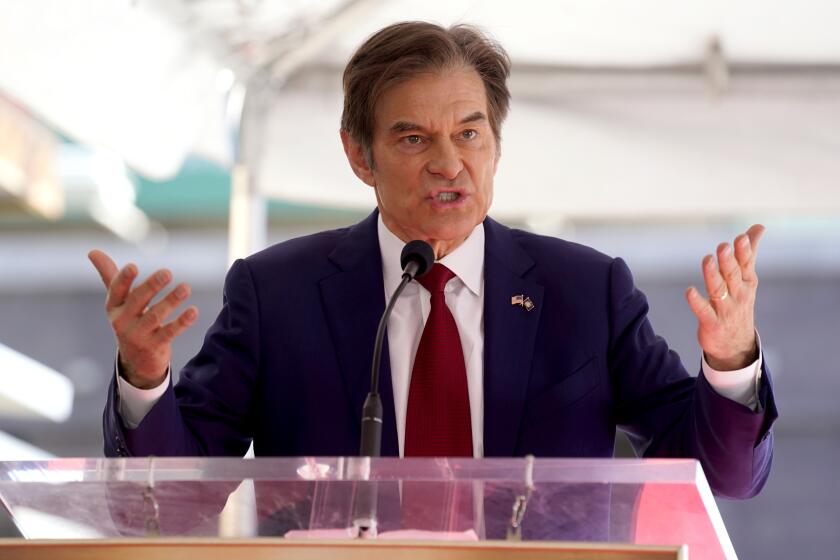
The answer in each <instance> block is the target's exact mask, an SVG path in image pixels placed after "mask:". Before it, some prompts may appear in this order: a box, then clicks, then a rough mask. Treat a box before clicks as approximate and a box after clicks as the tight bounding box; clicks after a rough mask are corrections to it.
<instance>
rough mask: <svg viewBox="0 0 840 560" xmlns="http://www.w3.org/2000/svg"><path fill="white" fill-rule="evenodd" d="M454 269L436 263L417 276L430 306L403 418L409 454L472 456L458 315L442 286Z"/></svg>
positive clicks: (414, 455)
mask: <svg viewBox="0 0 840 560" xmlns="http://www.w3.org/2000/svg"><path fill="white" fill-rule="evenodd" d="M454 277H455V274H454V273H453V272H452V271H451V270H449V269H448V268H446V267H445V266H443V265H442V264H439V263H435V265H434V266H433V267H432V270H430V271H429V272H428V273H427V274H425V275H424V276H422V277H420V278H418V279H417V281H418V282H420V284H422V285H423V287H424V288H426V289H427V290H429V292H430V293H431V294H432V302H431V303H432V308H431V311H429V318H428V319H427V320H426V326H425V328H424V329H423V335H422V337H421V338H420V345H419V346H418V347H417V355H416V357H415V358H414V368H413V369H412V371H411V385H410V386H409V390H408V410H407V412H406V421H405V456H406V457H472V456H473V445H472V425H471V422H470V397H469V391H468V390H467V368H466V366H465V364H464V351H463V349H462V347H461V337H460V335H459V334H458V326H457V325H456V324H455V318H454V317H453V316H452V313H451V312H450V311H449V308H448V307H446V301H445V299H444V295H443V289H444V287H445V286H446V283H447V282H449V281H450V280H451V279H452V278H454Z"/></svg>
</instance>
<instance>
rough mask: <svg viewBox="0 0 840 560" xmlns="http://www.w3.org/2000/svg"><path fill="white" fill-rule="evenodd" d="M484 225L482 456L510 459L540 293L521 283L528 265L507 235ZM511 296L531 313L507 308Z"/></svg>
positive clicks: (538, 288) (534, 285)
mask: <svg viewBox="0 0 840 560" xmlns="http://www.w3.org/2000/svg"><path fill="white" fill-rule="evenodd" d="M484 225H485V228H484V231H485V259H484V277H485V281H484V454H485V456H487V457H510V456H513V455H514V453H515V451H516V442H517V439H518V434H519V424H520V421H521V418H522V412H523V408H524V405H525V396H526V393H527V389H528V380H529V376H530V371H531V362H532V360H533V353H534V342H535V340H536V336H537V329H538V327H539V323H540V314H541V311H542V308H543V304H544V302H543V299H542V296H543V291H544V290H543V287H542V286H541V285H540V284H538V283H536V282H534V281H533V280H530V279H528V278H526V277H525V274H526V273H527V272H528V270H530V269H531V268H532V267H533V266H534V262H533V260H532V259H531V258H530V257H529V256H528V255H527V254H526V253H525V251H523V250H522V248H521V247H520V246H519V245H518V244H517V243H516V241H515V240H514V239H513V238H512V237H511V232H510V229H508V228H506V227H504V226H502V225H500V224H498V223H497V222H495V221H493V220H491V219H490V218H487V219H486V220H485V222H484ZM516 295H522V296H524V297H528V298H530V300H531V301H532V303H533V304H534V308H533V309H532V310H530V311H528V310H527V309H526V308H525V307H524V306H523V305H514V304H512V303H511V297H512V296H516Z"/></svg>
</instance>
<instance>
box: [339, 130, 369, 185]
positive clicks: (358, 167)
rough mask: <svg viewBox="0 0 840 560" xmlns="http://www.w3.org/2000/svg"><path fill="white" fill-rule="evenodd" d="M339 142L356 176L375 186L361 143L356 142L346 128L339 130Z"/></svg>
mask: <svg viewBox="0 0 840 560" xmlns="http://www.w3.org/2000/svg"><path fill="white" fill-rule="evenodd" d="M341 143H342V144H343V145H344V154H345V155H346V156H347V161H348V162H350V167H351V168H352V169H353V173H355V174H356V177H358V178H359V179H361V180H362V181H364V182H365V183H366V184H368V185H370V186H371V187H375V186H376V181H375V180H374V177H373V170H371V168H370V165H368V162H367V158H366V157H365V151H364V149H363V148H362V145H361V144H360V143H358V142H356V140H354V139H353V138H352V137H351V136H350V134H348V133H347V131H346V130H342V131H341Z"/></svg>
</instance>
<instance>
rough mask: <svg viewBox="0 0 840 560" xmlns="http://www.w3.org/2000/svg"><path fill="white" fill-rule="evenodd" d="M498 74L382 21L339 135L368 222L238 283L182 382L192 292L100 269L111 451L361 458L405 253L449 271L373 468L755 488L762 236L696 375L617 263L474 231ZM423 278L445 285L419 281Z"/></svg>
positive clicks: (412, 300) (728, 258) (487, 198)
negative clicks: (538, 463)
mask: <svg viewBox="0 0 840 560" xmlns="http://www.w3.org/2000/svg"><path fill="white" fill-rule="evenodd" d="M508 74H509V60H508V58H507V55H506V54H505V53H504V51H503V50H502V49H501V47H499V46H498V45H496V44H494V43H492V42H491V41H489V40H488V39H487V38H486V37H484V36H483V35H482V34H480V33H479V32H477V31H475V30H474V29H472V28H469V27H464V26H459V27H453V28H450V29H443V28H441V27H438V26H435V25H431V24H427V23H417V22H415V23H403V24H397V25H392V26H389V27H387V28H385V29H383V30H381V31H380V32H378V33H376V34H375V35H373V36H372V37H371V38H370V39H368V41H367V42H366V43H365V44H364V45H362V46H361V47H360V48H359V50H358V51H357V52H356V53H355V55H354V56H353V58H352V59H351V60H350V62H349V63H348V65H347V68H346V70H345V73H344V92H345V101H344V114H343V116H342V125H341V139H342V142H343V144H344V150H345V153H346V155H347V159H348V161H349V163H350V166H351V167H352V169H353V171H354V173H355V174H356V175H357V176H358V177H359V178H360V179H361V180H362V181H363V182H364V183H366V184H367V185H369V186H370V187H372V188H373V190H374V193H375V195H376V201H377V210H376V211H374V212H373V214H371V215H370V216H369V217H368V218H367V219H365V220H364V221H362V222H360V223H359V224H356V225H355V226H352V227H350V228H345V229H341V230H335V231H327V232H322V233H319V234H316V235H313V236H309V237H304V238H301V239H295V240H291V241H288V242H285V243H280V244H278V245H275V246H273V247H270V248H268V249H266V250H264V251H261V252H259V253H257V254H255V255H252V256H251V257H248V258H247V259H244V260H239V261H237V262H236V263H234V265H233V266H232V267H231V269H230V271H229V273H228V276H227V279H226V282H225V290H224V305H223V308H222V310H221V312H220V314H219V316H218V318H217V320H216V322H215V323H214V324H213V326H212V327H211V328H210V330H209V331H208V333H207V336H206V338H205V341H204V345H203V347H202V349H201V350H200V352H199V353H198V354H197V355H196V357H195V358H193V359H192V360H191V361H190V362H189V363H188V364H187V366H186V367H185V368H184V369H183V370H182V373H181V378H180V381H179V383H178V385H177V386H176V387H174V388H173V387H172V385H171V382H170V373H169V360H170V356H171V343H172V340H173V339H174V338H175V337H177V336H178V335H179V334H180V333H181V332H183V331H184V330H185V329H186V328H188V327H189V326H190V325H191V324H192V322H193V321H194V320H195V317H196V315H197V310H196V309H195V308H192V307H190V308H188V309H187V310H186V311H184V312H183V313H181V315H180V316H178V317H177V318H176V319H175V320H173V321H171V322H169V323H165V320H166V317H167V316H169V315H170V314H171V313H172V311H173V310H174V309H175V308H176V307H177V306H178V305H179V304H180V303H181V302H183V301H185V300H186V298H187V297H188V295H189V287H188V286H187V285H185V284H181V285H179V286H177V287H176V288H175V289H174V290H173V291H171V292H170V293H169V294H168V295H167V296H166V297H164V298H163V299H162V300H161V301H160V302H158V303H156V304H154V305H149V304H150V302H151V300H152V298H153V297H154V296H155V294H157V293H159V292H160V291H161V290H162V289H163V288H164V287H165V286H166V285H167V284H168V283H169V281H170V279H171V274H170V273H169V272H168V271H165V270H164V271H158V272H156V273H155V274H154V275H152V276H151V277H150V278H149V279H147V280H146V281H144V282H143V283H142V284H140V285H139V286H138V287H136V288H133V289H132V288H131V285H132V282H133V280H134V279H135V278H136V277H137V274H138V271H137V268H136V267H135V266H134V265H131V264H129V265H127V266H126V267H124V268H123V269H122V270H120V271H118V270H117V267H116V265H115V264H114V263H113V262H112V261H111V260H110V258H108V257H107V256H106V255H105V254H104V253H101V252H99V251H93V252H91V254H90V258H91V260H92V262H93V263H94V265H95V266H96V268H97V270H98V271H99V273H100V275H101V276H102V279H103V282H104V283H105V285H106V286H107V287H108V296H107V302H106V307H107V310H108V314H109V317H110V320H111V324H112V326H113V328H114V332H115V334H116V337H117V345H118V363H117V369H118V375H117V376H115V381H114V382H113V383H112V386H111V389H110V392H109V397H108V402H107V405H106V409H105V415H104V430H105V451H106V453H107V454H109V455H129V454H131V455H149V454H153V455H242V454H244V453H245V451H246V450H247V448H248V445H249V443H250V442H251V441H252V440H253V443H254V449H255V452H256V453H257V454H258V455H292V456H296V455H354V454H356V453H357V451H358V445H359V415H360V411H361V409H362V404H363V401H364V398H365V395H366V392H367V390H368V371H369V367H370V363H371V357H372V347H373V339H374V335H375V332H376V325H377V322H378V320H379V317H380V315H381V313H382V311H383V309H384V306H385V298H386V297H388V295H389V294H390V293H391V292H392V291H393V289H394V287H395V286H396V284H397V283H398V282H399V278H400V272H401V270H400V268H399V264H398V263H399V253H400V250H401V248H402V246H403V244H404V243H405V242H408V241H410V240H412V239H422V240H425V241H427V242H429V243H430V244H431V245H432V247H433V248H434V251H435V255H436V259H437V261H438V263H437V264H436V266H435V267H433V270H432V272H431V273H430V274H429V276H430V277H433V279H432V280H423V281H424V284H423V285H422V286H421V285H420V284H419V283H418V282H412V284H411V285H410V286H409V287H408V289H407V290H406V292H405V293H404V295H403V296H402V297H401V299H400V300H399V301H398V302H397V304H396V306H395V309H394V314H393V316H392V317H391V319H390V321H389V323H388V336H387V344H386V348H385V353H384V357H383V370H382V386H381V393H382V398H383V402H384V405H385V419H384V425H383V442H382V448H383V454H384V455H404V456H417V455H421V456H422V455H427V456H428V455H460V456H464V455H473V456H478V457H481V456H521V455H524V454H528V453H531V454H534V455H536V456H542V457H545V456H584V457H607V456H611V455H612V452H613V445H614V438H615V429H616V427H617V426H618V427H620V428H621V429H623V430H625V431H626V432H627V433H628V434H629V436H630V438H631V441H632V442H633V443H634V445H635V447H636V449H637V451H638V452H639V453H640V454H643V455H644V456H648V457H674V456H678V457H696V458H698V459H699V460H700V461H701V462H702V464H703V467H704V469H705V472H706V475H707V477H708V479H709V481H710V483H711V485H712V488H713V489H714V490H715V491H716V492H717V493H718V494H720V495H725V496H730V497H747V496H751V495H754V494H755V493H757V492H758V491H759V490H760V488H761V486H762V485H763V483H764V481H765V480H766V478H767V475H768V473H769V468H770V460H771V456H772V434H771V431H770V427H771V425H772V422H773V420H774V419H775V417H776V409H775V405H774V402H773V396H772V391H771V386H770V378H769V375H768V372H767V369H766V366H765V364H764V363H763V360H762V358H761V353H760V349H759V345H758V341H757V336H756V334H755V329H754V324H753V321H754V318H753V317H754V313H753V309H754V303H755V294H756V288H757V277H756V273H755V258H756V251H757V249H758V242H759V239H760V238H761V235H762V233H763V229H764V228H763V227H761V226H753V227H752V228H750V229H749V231H747V232H746V233H745V234H742V235H740V236H738V237H737V238H736V239H735V242H734V249H733V247H732V246H730V245H729V244H728V243H723V244H721V245H720V246H719V247H718V251H717V261H716V260H715V259H714V258H713V257H712V256H711V255H709V256H706V257H705V258H704V259H703V264H702V266H703V274H704V279H705V284H706V290H707V292H708V293H709V294H710V296H709V298H708V299H707V298H705V297H703V296H702V295H701V294H700V293H699V291H698V290H697V289H695V288H693V287H692V288H689V289H688V291H687V292H686V299H687V301H688V304H689V306H690V307H691V309H692V311H693V312H694V314H695V315H696V316H697V319H698V323H699V327H698V340H699V342H700V345H701V347H702V349H703V356H704V360H703V367H702V371H701V372H700V375H699V376H698V377H697V378H692V377H690V376H689V375H688V373H687V372H686V371H685V369H684V367H683V366H682V364H681V363H680V360H679V358H678V356H677V355H676V354H675V353H673V352H672V351H670V350H669V349H668V348H667V345H666V344H665V342H664V341H663V340H662V339H661V338H659V337H657V336H656V335H654V333H653V331H652V329H651V327H650V324H649V323H648V321H647V318H646V313H647V303H646V301H645V298H644V295H643V294H641V293H640V292H639V291H638V290H636V289H635V288H634V286H633V281H632V277H631V275H630V272H629V270H628V269H627V267H626V265H625V264H624V262H623V261H622V260H621V259H612V258H609V257H607V256H605V255H602V254H600V253H597V252H596V251H594V250H592V249H589V248H586V247H583V246H580V245H576V244H573V243H568V242H564V241H561V240H558V239H553V238H547V237H541V236H537V235H533V234H530V233H526V232H523V231H518V230H511V229H509V228H507V227H505V226H503V225H501V224H499V223H497V222H495V221H493V220H492V219H490V218H488V217H487V212H488V210H489V208H490V204H491V202H492V198H493V177H494V175H495V172H496V166H497V164H498V162H499V157H500V155H501V143H500V138H501V125H502V122H503V120H504V118H505V115H506V113H507V109H508V99H509V95H508V90H507V85H506V80H507V77H508ZM432 284H434V285H432Z"/></svg>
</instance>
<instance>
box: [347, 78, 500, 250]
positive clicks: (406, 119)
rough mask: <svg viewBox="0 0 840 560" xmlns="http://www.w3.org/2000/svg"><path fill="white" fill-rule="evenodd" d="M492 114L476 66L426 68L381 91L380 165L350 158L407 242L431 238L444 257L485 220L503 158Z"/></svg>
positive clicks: (376, 150)
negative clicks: (435, 70) (433, 70)
mask: <svg viewBox="0 0 840 560" xmlns="http://www.w3.org/2000/svg"><path fill="white" fill-rule="evenodd" d="M487 115H488V112H487V95H486V93H485V91H484V84H483V83H482V81H481V78H480V77H479V75H478V73H476V72H475V70H473V69H471V68H470V69H461V68H458V69H454V70H448V71H444V72H442V73H426V74H420V75H418V76H415V77H413V78H411V79H409V80H407V81H405V82H402V83H400V84H398V85H396V86H394V87H392V88H390V89H389V90H387V91H386V92H385V93H384V95H383V96H382V97H381V99H380V100H379V103H378V104H377V107H376V113H375V128H374V136H373V146H372V155H373V161H374V166H373V168H372V169H371V168H369V167H367V166H366V165H364V164H363V165H362V167H365V168H366V169H362V170H360V169H358V167H359V166H358V165H357V164H356V162H354V161H353V158H352V157H351V164H352V165H353V167H354V170H355V171H356V174H357V175H358V176H359V177H360V178H362V180H364V181H365V182H366V183H368V184H369V185H371V186H372V187H374V189H375V191H376V199H377V203H378V205H379V211H380V212H381V214H382V219H383V221H384V222H385V225H386V226H388V228H389V229H390V230H391V231H392V232H394V233H395V234H396V235H397V236H398V237H400V238H401V239H402V240H403V241H410V240H412V239H423V240H425V241H428V242H429V243H431V244H432V247H434V248H435V253H436V254H437V256H438V258H440V257H442V256H443V255H445V254H447V253H449V252H451V251H452V250H453V249H454V248H455V247H457V246H458V245H460V243H461V242H462V241H463V240H464V239H466V237H467V236H468V235H469V234H470V232H472V230H473V228H474V227H475V226H476V225H477V224H479V223H480V222H482V221H483V220H484V217H485V216H486V215H487V211H488V210H489V208H490V203H491V202H492V200H493V176H494V175H495V173H496V164H497V163H498V159H499V158H498V150H497V145H496V140H495V137H494V136H493V131H492V129H491V128H490V122H489V121H488V118H487ZM347 142H348V140H347V139H345V148H347V145H348V144H347ZM348 156H350V153H349V152H348ZM360 171H361V172H360Z"/></svg>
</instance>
